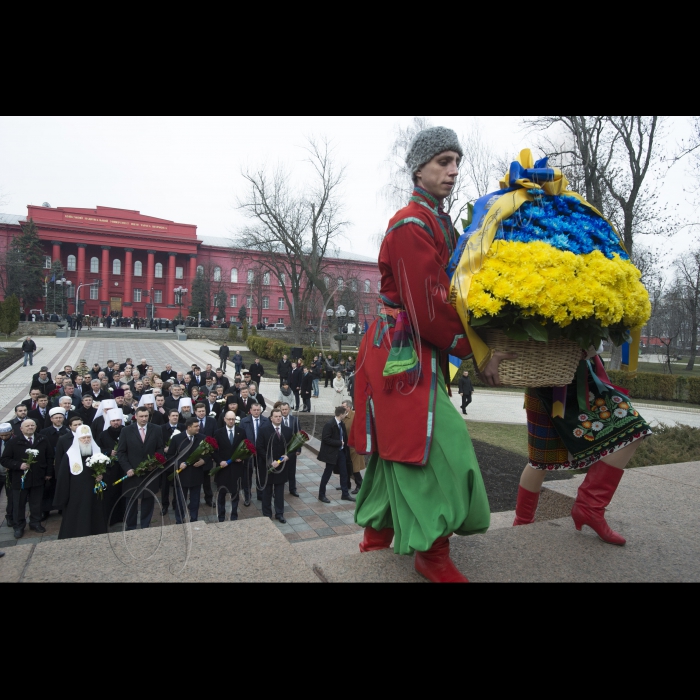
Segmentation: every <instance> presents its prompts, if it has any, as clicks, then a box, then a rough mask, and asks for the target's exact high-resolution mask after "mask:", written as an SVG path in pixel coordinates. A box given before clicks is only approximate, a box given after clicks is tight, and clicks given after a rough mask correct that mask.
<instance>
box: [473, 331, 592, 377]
mask: <svg viewBox="0 0 700 700" xmlns="http://www.w3.org/2000/svg"><path fill="white" fill-rule="evenodd" d="M479 335H481V336H482V337H483V339H484V342H485V343H486V344H487V345H488V346H489V348H491V349H492V350H500V351H502V352H512V353H517V354H518V359H517V360H505V361H504V362H502V363H501V366H500V369H499V374H500V377H501V383H502V384H503V385H504V386H517V387H542V386H568V385H569V384H571V382H572V381H573V380H574V377H575V376H576V370H577V369H578V366H579V364H580V362H581V348H580V347H579V346H578V345H577V344H576V343H573V342H571V341H570V340H553V341H551V342H549V343H540V342H537V341H535V340H527V341H520V340H511V339H510V338H509V337H508V336H507V335H506V334H505V333H503V332H501V331H499V330H494V329H492V328H490V329H483V330H480V332H479Z"/></svg>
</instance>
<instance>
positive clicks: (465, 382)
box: [459, 372, 474, 416]
mask: <svg viewBox="0 0 700 700" xmlns="http://www.w3.org/2000/svg"><path fill="white" fill-rule="evenodd" d="M473 394H474V385H473V384H472V380H471V379H470V378H469V372H465V373H464V375H463V376H462V378H461V379H460V380H459V395H460V396H461V397H462V413H463V414H464V415H465V416H466V415H467V409H468V408H469V405H470V404H471V402H472V396H473Z"/></svg>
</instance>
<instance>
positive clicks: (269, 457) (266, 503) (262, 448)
mask: <svg viewBox="0 0 700 700" xmlns="http://www.w3.org/2000/svg"><path fill="white" fill-rule="evenodd" d="M291 439H292V431H291V429H289V428H287V427H285V426H283V425H282V411H281V410H280V409H279V408H278V409H273V410H272V415H271V416H270V423H269V424H268V425H266V426H265V427H263V428H261V429H260V431H259V432H258V441H257V443H256V445H255V449H256V450H257V457H256V459H257V463H258V479H259V482H258V483H259V484H260V485H263V486H264V488H263V493H262V511H263V515H264V516H265V517H266V518H270V519H271V518H272V495H273V492H274V497H275V519H276V520H278V521H279V522H280V523H282V524H283V525H284V524H285V523H286V522H287V521H286V520H285V518H284V485H285V484H286V483H287V481H288V480H289V476H288V475H287V463H288V462H289V457H287V454H286V452H287V445H288V444H289V442H290V441H291ZM270 469H273V472H272V473H270Z"/></svg>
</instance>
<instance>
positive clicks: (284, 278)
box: [280, 272, 287, 287]
mask: <svg viewBox="0 0 700 700" xmlns="http://www.w3.org/2000/svg"><path fill="white" fill-rule="evenodd" d="M285 284H287V275H285V274H284V272H283V273H282V274H281V275H280V287H284V285H285Z"/></svg>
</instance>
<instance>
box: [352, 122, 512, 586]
mask: <svg viewBox="0 0 700 700" xmlns="http://www.w3.org/2000/svg"><path fill="white" fill-rule="evenodd" d="M462 156H463V151H462V147H461V146H460V144H459V140H458V138H457V135H456V134H455V133H454V132H453V131H451V130H450V129H445V128H442V127H437V128H434V129H427V130H425V131H422V132H421V133H419V134H418V135H417V136H416V138H415V139H414V141H413V143H412V144H411V146H410V148H409V151H408V154H407V158H406V162H407V165H408V167H409V169H410V172H411V174H412V176H413V180H414V184H415V190H414V192H413V196H412V198H411V201H410V203H409V204H408V206H407V207H406V208H405V209H403V210H401V211H400V212H398V213H397V214H396V216H394V218H393V219H392V220H391V222H390V224H389V230H388V233H387V235H386V238H385V239H384V242H383V244H382V247H381V250H380V253H379V269H380V271H381V274H382V282H381V299H380V301H381V303H382V304H383V309H382V313H381V314H380V316H379V318H378V319H377V320H376V321H375V322H374V324H373V325H372V326H371V327H370V329H369V331H368V332H367V334H366V336H365V338H364V339H363V342H362V346H361V348H360V352H359V354H358V358H357V372H356V376H355V410H356V414H355V420H354V422H353V428H352V434H351V436H350V437H349V442H350V445H351V446H352V447H354V448H355V450H356V451H357V452H358V454H363V455H364V454H368V455H371V459H370V462H369V466H368V468H367V472H366V476H365V479H364V483H363V485H362V488H361V489H360V493H359V495H358V497H357V507H356V522H357V524H358V525H360V526H361V527H363V528H365V537H364V541H363V543H362V545H361V547H360V549H361V551H362V552H371V551H376V550H381V549H389V548H390V547H391V543H392V541H393V543H394V551H395V552H396V553H397V554H401V555H411V554H413V553H414V552H416V553H417V554H416V570H417V571H418V572H419V573H421V574H422V575H424V576H425V577H426V578H428V579H429V580H430V581H433V582H436V583H452V582H455V583H456V582H459V583H466V582H467V580H466V578H465V577H464V576H463V575H462V574H461V573H460V572H459V571H458V570H457V568H456V567H455V565H454V564H453V562H452V560H451V559H450V544H449V539H450V537H452V535H453V534H457V535H462V536H466V535H472V534H476V533H483V532H486V531H487V530H488V528H489V525H490V509H489V503H488V498H487V496H486V490H485V487H484V482H483V479H482V477H481V472H480V471H479V466H478V464H477V460H476V455H475V454H474V449H473V446H472V443H471V439H470V437H469V433H468V431H467V428H466V424H465V422H464V420H463V419H462V418H461V416H460V414H459V413H458V412H457V410H456V409H455V407H454V406H453V405H452V402H451V401H450V398H449V394H448V391H447V388H446V381H447V380H449V375H448V371H449V370H448V357H449V355H454V356H456V357H459V358H467V357H469V356H471V354H472V350H471V346H470V343H469V341H468V339H467V337H466V334H465V331H464V328H463V326H462V322H461V321H460V318H459V316H458V314H457V312H456V311H455V309H454V308H453V307H452V306H451V304H450V303H449V298H448V297H449V289H450V279H449V277H448V276H447V273H446V268H447V264H448V262H449V261H450V258H451V256H452V254H453V253H454V250H455V246H456V244H457V236H456V233H455V230H454V227H453V225H452V221H451V219H450V217H449V216H448V215H447V214H446V213H445V211H444V209H443V203H444V200H445V198H447V197H448V196H449V195H450V194H451V193H452V191H453V189H454V186H455V181H456V179H457V176H458V173H459V165H460V162H461V159H462ZM505 357H507V355H505V354H503V353H495V354H494V355H493V356H492V357H490V358H489V362H488V363H487V364H488V365H489V367H488V371H489V372H490V373H492V374H497V371H498V365H499V363H500V362H501V361H502V360H503V359H504V358H505Z"/></svg>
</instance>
